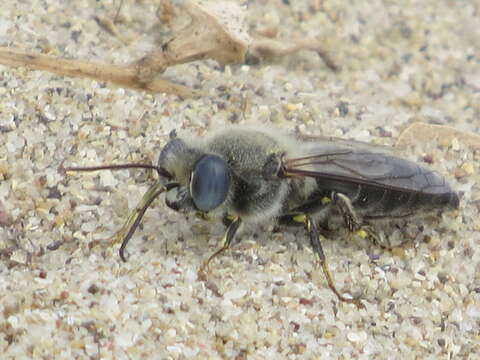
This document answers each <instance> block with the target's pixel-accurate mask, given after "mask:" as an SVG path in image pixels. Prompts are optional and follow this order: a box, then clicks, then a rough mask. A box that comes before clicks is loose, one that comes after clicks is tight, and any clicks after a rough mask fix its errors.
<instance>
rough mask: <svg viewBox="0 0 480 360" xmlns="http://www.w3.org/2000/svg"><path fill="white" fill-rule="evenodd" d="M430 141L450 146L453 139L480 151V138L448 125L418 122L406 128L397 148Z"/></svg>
mask: <svg viewBox="0 0 480 360" xmlns="http://www.w3.org/2000/svg"><path fill="white" fill-rule="evenodd" d="M425 139H428V141H429V142H437V143H439V144H443V145H450V144H451V142H452V140H453V139H457V140H458V141H459V142H460V143H462V144H463V145H466V146H468V147H470V148H471V149H472V150H480V136H479V135H477V134H473V133H467V132H465V131H461V130H458V129H455V128H453V127H450V126H446V125H434V124H426V123H422V122H416V123H413V124H412V125H410V126H409V127H408V128H406V129H405V130H404V131H403V132H402V134H401V135H400V136H399V138H398V140H397V143H396V144H395V146H397V147H407V146H411V145H415V144H418V142H419V141H423V140H425Z"/></svg>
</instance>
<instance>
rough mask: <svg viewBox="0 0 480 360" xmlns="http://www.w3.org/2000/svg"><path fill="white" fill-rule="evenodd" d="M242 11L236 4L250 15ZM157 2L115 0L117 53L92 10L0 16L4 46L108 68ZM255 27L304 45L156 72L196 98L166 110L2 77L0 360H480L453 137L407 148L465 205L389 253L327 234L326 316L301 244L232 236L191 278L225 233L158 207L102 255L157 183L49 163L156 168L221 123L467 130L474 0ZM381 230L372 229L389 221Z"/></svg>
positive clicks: (124, 93) (135, 53)
mask: <svg viewBox="0 0 480 360" xmlns="http://www.w3.org/2000/svg"><path fill="white" fill-rule="evenodd" d="M252 3H253V2H252ZM157 5H158V4H157V1H150V2H149V1H132V0H125V1H124V5H123V8H122V11H121V15H120V16H121V17H120V19H121V20H122V22H121V23H120V24H119V26H118V28H119V30H120V32H121V33H122V34H123V35H124V36H125V37H127V38H128V39H130V40H132V41H131V42H130V43H129V44H124V43H122V42H121V41H119V39H118V38H116V37H114V36H112V35H111V34H109V33H108V32H106V31H105V30H103V29H102V28H100V27H99V25H98V24H97V22H96V21H95V20H94V16H96V15H101V16H111V17H113V16H114V14H115V12H116V9H117V4H115V3H114V2H112V1H109V0H107V1H101V2H99V1H93V0H86V1H71V2H67V1H60V0H43V1H31V0H30V1H28V0H23V1H14V0H6V1H4V2H2V6H1V11H0V45H1V46H12V47H17V48H21V49H25V50H29V51H32V52H35V53H40V52H42V53H49V54H51V55H57V56H65V57H70V58H77V59H85V60H91V61H98V62H104V63H125V62H130V61H134V60H136V59H138V58H139V57H141V56H142V55H143V54H145V53H146V52H147V51H148V50H150V49H151V48H152V46H153V44H154V43H155V41H157V42H158V41H160V42H161V41H163V40H165V39H166V38H167V37H168V33H167V29H166V28H165V26H164V25H162V24H161V23H159V22H158V19H157V18H156V17H155V15H154V13H155V9H156V7H157ZM248 14H249V15H248V16H249V23H250V24H251V31H252V33H255V32H256V31H265V30H275V31H278V37H280V38H281V37H284V38H288V37H316V38H318V39H321V40H323V41H324V44H325V48H326V49H327V50H328V51H329V52H330V53H331V55H332V57H333V58H334V59H335V61H336V62H337V63H338V64H340V66H341V71H340V72H337V73H335V72H332V71H331V70H330V69H328V68H327V67H326V66H325V65H324V63H323V62H322V61H321V60H320V58H319V57H318V56H317V54H315V53H313V52H310V51H303V52H301V53H299V54H296V55H293V56H291V57H289V58H287V59H284V60H281V61H279V62H278V63H277V64H274V65H265V66H228V67H226V68H222V67H219V66H218V65H217V64H216V63H214V62H213V61H204V62H197V63H191V64H187V65H182V66H179V67H176V68H172V69H169V70H168V71H167V73H166V74H165V76H166V77H167V78H169V79H175V80H176V81H178V82H179V83H183V84H186V85H189V86H192V87H195V88H198V89H203V90H205V91H206V92H207V95H206V96H204V97H202V98H200V99H186V100H181V99H179V98H177V97H176V96H163V95H154V96H153V95H150V94H145V93H142V92H137V91H131V90H124V89H119V88H115V87H113V86H109V85H106V84H104V83H97V82H95V81H90V80H79V79H70V78H64V77H61V76H56V75H52V74H49V73H45V72H39V71H29V70H27V69H25V68H17V69H12V68H7V67H4V66H0V84H1V86H0V94H1V95H0V132H1V139H2V141H1V143H0V179H1V181H0V206H1V207H0V223H1V224H2V227H1V228H0V314H1V315H0V351H1V353H2V355H1V357H2V358H3V359H27V358H34V359H37V358H38V359H72V358H77V359H87V358H91V359H140V358H150V359H187V358H188V359H190V358H199V359H200V358H202V359H203V358H209V359H221V358H230V359H231V358H236V359H243V358H248V359H265V358H275V359H281V358H288V359H312V358H321V359H351V358H354V359H474V358H477V359H478V358H479V357H480V330H479V329H480V304H479V297H480V275H479V274H480V248H479V241H480V222H479V201H480V192H479V175H478V164H479V163H478V160H479V157H478V156H479V154H478V151H477V153H475V152H474V150H473V148H472V147H469V146H466V145H464V144H463V143H462V141H458V140H457V139H455V140H453V141H444V142H442V141H440V142H438V141H430V140H431V139H430V138H428V137H424V136H419V137H418V139H417V140H418V141H417V142H418V143H417V144H416V146H413V147H411V148H409V149H407V150H406V151H405V156H407V157H409V158H410V159H413V160H416V161H419V162H425V161H427V162H429V164H425V165H426V166H430V167H432V168H433V169H435V170H437V171H438V172H440V173H441V174H443V175H445V176H447V177H448V178H449V179H450V181H451V183H452V185H453V186H454V187H455V188H456V189H457V190H458V191H460V192H461V193H462V194H463V196H462V200H461V204H460V209H459V210H458V211H456V212H450V213H447V212H445V213H443V214H441V216H438V217H436V218H434V219H427V220H414V221H411V222H410V224H409V226H408V228H406V230H405V231H403V230H402V231H399V230H398V229H397V230H392V229H390V230H392V231H393V234H392V236H393V237H395V236H396V237H398V238H400V239H404V240H405V239H412V238H413V239H414V240H410V241H409V242H408V243H407V244H406V245H404V246H402V247H400V248H396V249H394V250H393V251H384V250H382V249H380V248H378V247H376V246H374V245H373V244H371V243H370V242H368V241H365V240H361V239H351V238H349V237H348V235H347V234H346V233H345V232H343V231H340V232H337V233H335V234H334V236H332V238H331V239H328V240H326V241H324V248H325V252H326V254H327V257H328V259H329V261H330V266H331V270H332V272H333V273H334V277H335V282H336V284H337V286H338V288H339V289H341V291H342V292H344V293H350V294H357V295H358V294H362V297H363V299H364V300H363V303H364V305H365V308H364V309H357V308H356V307H355V306H353V305H350V304H343V303H339V302H338V300H337V298H336V297H335V295H334V294H333V293H332V292H331V291H330V290H329V289H328V287H327V285H326V282H325V279H324V277H323V274H322V273H321V272H320V271H319V270H318V269H316V268H315V267H314V264H313V256H312V252H311V250H310V248H309V246H308V240H307V238H306V236H305V234H304V232H303V231H301V230H293V231H292V230H288V229H287V230H285V231H284V232H279V233H278V232H272V225H271V224H263V225H262V226H257V227H249V228H247V229H246V231H245V232H244V234H243V236H242V242H241V243H239V244H238V245H235V246H234V248H233V250H232V251H231V252H229V253H227V254H226V255H225V256H222V257H220V258H218V259H216V260H215V261H213V263H212V266H211V272H210V275H209V278H208V281H207V282H203V281H200V280H199V279H198V278H197V270H198V268H199V266H200V265H201V263H202V261H203V260H204V259H205V258H206V257H207V256H208V255H209V254H210V253H212V252H213V251H214V250H215V249H216V247H217V245H218V241H219V239H220V238H221V236H222V233H223V226H222V225H221V224H217V223H209V222H204V221H202V220H199V219H196V218H194V217H188V218H186V217H184V216H182V215H181V214H177V213H174V212H173V211H171V210H169V209H168V208H167V207H166V206H165V205H164V203H163V199H160V200H158V201H156V202H155V203H154V206H153V208H152V209H151V210H150V211H148V212H147V214H146V216H145V218H144V221H143V227H142V229H139V231H138V232H137V233H136V234H135V236H134V238H133V239H132V241H131V244H130V246H129V247H128V253H129V254H130V259H129V262H128V263H122V262H121V261H120V259H119V257H118V255H117V248H113V249H112V248H105V247H102V244H105V243H107V242H108V239H109V237H110V236H111V235H112V234H113V233H114V232H115V230H117V229H118V228H119V227H120V226H121V225H122V222H123V221H124V220H125V217H126V216H127V214H128V209H132V208H133V207H134V206H135V205H136V202H137V201H138V200H139V199H140V197H141V196H142V194H143V192H144V191H145V190H146V188H147V187H148V185H149V184H150V183H151V182H152V181H153V177H151V176H146V175H145V174H144V173H143V172H142V171H122V172H115V173H112V172H108V171H107V172H102V173H92V174H82V175H74V176H66V175H65V174H63V173H62V172H61V171H59V170H58V169H59V167H60V166H61V165H62V164H63V165H78V166H86V165H93V164H102V163H123V162H129V161H137V162H138V161H146V160H151V161H156V158H157V156H158V154H159V151H160V149H161V148H162V146H163V145H164V144H165V142H166V141H167V136H166V135H167V134H168V133H169V131H170V130H171V129H173V128H184V129H187V130H190V131H192V132H194V133H197V134H203V133H205V132H208V131H212V130H213V129H217V128H219V127H222V126H224V125H225V124H230V123H262V124H267V125H268V124H271V125H275V126H276V127H279V128H281V129H284V130H285V131H294V130H295V129H296V130H297V131H301V132H302V133H305V134H311V135H319V134H323V135H332V136H337V137H345V138H353V139H356V140H362V141H369V142H374V143H378V144H383V145H386V146H393V145H394V144H395V141H396V140H397V138H398V137H399V135H400V134H401V132H402V131H403V130H404V129H405V128H406V127H407V126H408V125H409V124H410V123H412V122H415V121H422V122H426V123H435V124H445V125H450V126H453V127H455V128H457V129H461V130H463V131H466V132H470V133H477V134H478V133H480V121H479V117H480V50H479V49H480V26H479V18H480V5H479V3H478V2H474V1H446V0H425V1H421V2H420V1H398V2H395V1H386V0H384V1H380V0H374V1H355V2H345V1H337V0H333V1H313V0H312V1H283V2H282V1H280V0H277V1H273V0H271V1H267V0H264V1H257V2H254V4H251V5H250V8H249V10H248ZM386 231H387V232H388V231H389V230H388V226H386Z"/></svg>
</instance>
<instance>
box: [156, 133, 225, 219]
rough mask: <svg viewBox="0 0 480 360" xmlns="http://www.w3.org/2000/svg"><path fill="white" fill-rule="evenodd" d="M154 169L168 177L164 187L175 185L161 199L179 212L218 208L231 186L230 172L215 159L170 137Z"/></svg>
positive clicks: (172, 136)
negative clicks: (168, 184) (158, 169)
mask: <svg viewBox="0 0 480 360" xmlns="http://www.w3.org/2000/svg"><path fill="white" fill-rule="evenodd" d="M158 166H159V167H160V168H161V169H163V170H165V171H166V172H167V173H168V174H170V177H167V178H164V179H163V181H164V182H165V183H172V182H173V183H177V184H178V186H175V187H173V188H171V189H170V190H169V191H168V192H167V194H166V197H165V199H166V200H165V201H166V204H167V206H169V207H170V208H171V209H173V210H175V211H179V212H189V211H199V212H202V213H207V212H209V211H212V210H215V209H216V208H218V207H219V206H220V205H222V204H223V203H224V201H225V199H226V198H227V195H228V192H229V190H230V183H231V176H232V175H231V169H230V166H229V165H228V164H227V162H226V161H225V160H224V159H223V158H221V157H220V156H218V155H215V154H205V153H203V152H201V151H200V150H198V149H195V148H193V147H190V146H188V145H187V144H186V143H185V142H184V141H183V140H182V139H179V138H177V137H176V134H175V133H173V134H171V139H170V142H169V143H167V145H166V146H165V147H164V148H163V150H162V152H161V153H160V157H159V161H158Z"/></svg>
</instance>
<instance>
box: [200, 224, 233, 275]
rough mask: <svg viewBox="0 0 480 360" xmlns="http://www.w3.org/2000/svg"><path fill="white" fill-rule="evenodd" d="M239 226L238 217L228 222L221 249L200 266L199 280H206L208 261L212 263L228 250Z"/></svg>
mask: <svg viewBox="0 0 480 360" xmlns="http://www.w3.org/2000/svg"><path fill="white" fill-rule="evenodd" d="M241 224H242V219H240V218H238V217H236V218H234V219H233V220H232V221H231V222H230V225H229V226H228V228H227V231H226V232H225V235H224V236H223V238H222V241H221V247H220V248H219V249H218V250H217V251H215V252H214V253H213V254H212V255H210V257H209V258H208V259H207V260H206V261H205V262H204V263H203V264H202V266H201V267H200V269H199V270H198V274H199V277H200V278H203V279H205V278H206V272H205V270H206V269H207V268H208V265H209V264H210V261H212V260H213V259H214V258H215V257H217V256H218V255H220V254H221V253H223V252H224V251H225V250H228V249H229V248H230V245H231V244H232V241H233V239H234V238H235V234H236V233H237V230H238V228H239V227H240V225H241Z"/></svg>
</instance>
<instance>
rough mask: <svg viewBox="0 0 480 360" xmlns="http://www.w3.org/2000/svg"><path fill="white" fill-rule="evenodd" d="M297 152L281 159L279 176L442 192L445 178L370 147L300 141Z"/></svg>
mask: <svg viewBox="0 0 480 360" xmlns="http://www.w3.org/2000/svg"><path fill="white" fill-rule="evenodd" d="M300 152H301V155H300V156H296V157H295V158H289V156H288V154H286V155H285V156H284V158H283V160H282V168H281V176H286V177H289V176H308V177H314V178H317V179H328V180H334V181H338V182H343V183H350V184H364V185H369V186H378V187H382V188H388V189H393V190H401V191H410V192H422V193H427V194H428V193H430V194H439V193H444V192H446V191H449V190H450V187H449V185H448V184H447V182H446V181H445V179H444V178H443V177H442V176H440V175H438V174H437V173H435V172H433V171H432V170H429V169H426V168H424V167H421V166H420V165H418V164H416V163H414V162H412V161H409V160H406V159H402V158H400V157H397V156H395V155H393V154H392V152H389V153H387V152H385V151H383V149H377V148H376V147H374V146H371V145H368V144H364V143H357V142H351V143H350V142H347V141H345V140H344V141H342V142H340V143H337V142H336V141H331V140H329V139H326V138H325V139H320V140H318V141H315V142H308V143H304V148H302V150H301V151H300Z"/></svg>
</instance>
